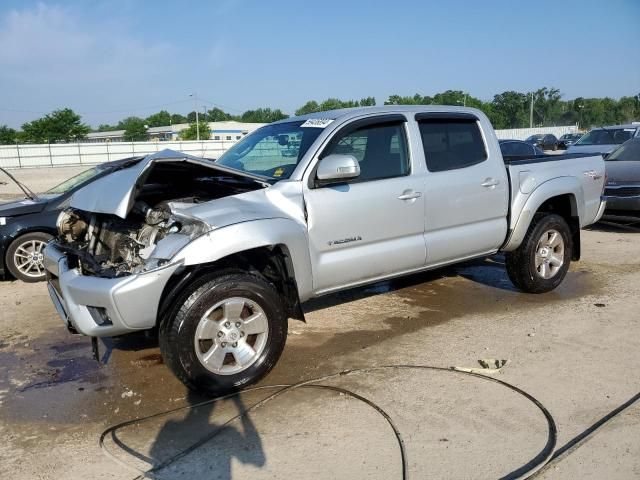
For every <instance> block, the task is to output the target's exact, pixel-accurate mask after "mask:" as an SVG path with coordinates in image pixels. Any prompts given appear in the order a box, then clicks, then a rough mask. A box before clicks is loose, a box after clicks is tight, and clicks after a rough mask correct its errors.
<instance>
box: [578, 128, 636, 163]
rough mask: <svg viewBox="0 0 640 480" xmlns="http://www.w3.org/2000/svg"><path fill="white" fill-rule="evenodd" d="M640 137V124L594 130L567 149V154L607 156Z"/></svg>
mask: <svg viewBox="0 0 640 480" xmlns="http://www.w3.org/2000/svg"><path fill="white" fill-rule="evenodd" d="M638 136H640V124H634V123H632V124H629V125H616V126H613V127H599V128H594V129H593V130H591V131H590V132H589V133H587V134H585V135H583V136H582V137H581V138H580V140H578V141H577V142H576V143H574V144H573V145H571V146H570V147H569V148H568V149H567V153H601V154H603V155H607V154H609V153H611V152H612V151H613V150H615V149H616V148H618V145H622V144H623V143H624V142H626V141H627V140H629V139H631V138H636V137H638Z"/></svg>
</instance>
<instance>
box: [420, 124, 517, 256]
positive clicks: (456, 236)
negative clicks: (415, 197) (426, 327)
mask: <svg viewBox="0 0 640 480" xmlns="http://www.w3.org/2000/svg"><path fill="white" fill-rule="evenodd" d="M416 120H417V121H418V127H419V130H420V137H421V139H422V146H423V150H424V156H425V163H426V166H427V170H428V173H427V175H426V186H425V210H426V212H425V215H426V219H425V241H426V245H427V264H428V265H429V266H436V265H440V264H446V263H451V262H454V261H456V260H462V259H465V258H471V257H475V256H480V255H483V254H488V253H492V252H495V251H497V250H498V248H499V247H500V246H501V245H502V243H503V242H504V239H505V238H506V234H507V214H508V206H509V184H508V178H507V170H506V168H505V165H504V162H503V160H502V155H501V153H500V149H499V148H498V146H497V143H496V142H493V143H494V144H495V145H494V144H492V145H489V144H488V143H487V141H486V140H485V136H484V135H483V132H482V130H481V128H480V121H479V120H478V118H476V117H475V116H474V115H472V114H466V113H464V114H456V113H453V114H429V113H424V114H417V115H416ZM487 133H489V132H487ZM491 134H493V133H492V132H491Z"/></svg>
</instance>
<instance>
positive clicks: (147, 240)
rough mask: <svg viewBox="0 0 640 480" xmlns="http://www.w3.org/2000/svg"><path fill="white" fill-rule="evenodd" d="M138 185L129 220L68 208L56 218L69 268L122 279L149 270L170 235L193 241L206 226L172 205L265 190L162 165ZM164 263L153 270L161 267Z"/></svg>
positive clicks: (192, 168)
mask: <svg viewBox="0 0 640 480" xmlns="http://www.w3.org/2000/svg"><path fill="white" fill-rule="evenodd" d="M145 177H146V178H144V179H141V181H140V184H138V185H136V186H135V188H136V194H135V197H134V198H135V202H134V203H133V207H132V208H131V209H130V211H129V214H128V215H127V217H126V218H125V219H122V218H120V217H118V216H116V215H111V214H102V213H92V212H87V211H84V210H80V209H72V208H68V209H66V210H64V211H63V212H62V213H61V214H60V216H59V217H58V221H57V227H58V233H59V238H58V240H59V243H58V247H59V248H62V249H63V250H64V251H65V252H66V253H67V254H68V259H69V262H71V263H77V264H76V265H69V266H70V267H72V268H75V267H79V268H80V269H81V271H82V273H83V274H87V275H94V276H100V277H109V278H113V277H121V276H126V275H130V274H132V273H136V272H140V271H143V270H144V269H145V267H148V266H149V265H148V263H149V259H150V258H151V257H152V253H153V251H154V249H155V247H156V245H157V243H158V242H159V241H161V240H162V239H163V238H165V237H166V236H167V235H170V234H180V235H182V236H183V237H184V236H187V237H188V238H189V239H193V238H195V237H197V236H199V235H201V234H203V233H206V231H207V230H208V226H207V225H205V224H203V223H202V222H199V221H197V220H196V219H193V218H190V217H188V216H185V215H181V214H174V212H173V211H172V206H173V205H180V206H181V208H183V209H184V207H188V206H189V204H199V203H205V202H209V201H212V200H216V199H219V198H223V197H226V196H230V195H236V194H239V193H244V192H247V191H251V190H256V189H259V188H263V186H262V185H260V183H258V182H256V181H254V180H251V179H246V178H243V177H235V176H233V175H228V174H225V173H221V172H216V171H214V170H212V169H211V168H207V167H204V166H202V165H197V164H192V163H186V162H160V163H156V164H154V165H152V167H151V168H150V172H149V173H148V174H146V175H145ZM161 264H162V262H161V261H160V263H158V262H157V261H156V263H154V264H153V265H152V266H160V265H161Z"/></svg>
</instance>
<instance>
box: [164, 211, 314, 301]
mask: <svg viewBox="0 0 640 480" xmlns="http://www.w3.org/2000/svg"><path fill="white" fill-rule="evenodd" d="M275 245H284V246H285V247H286V248H287V250H288V252H289V254H290V256H291V262H292V264H293V269H294V275H295V279H296V283H297V285H298V295H299V297H300V300H301V301H304V300H306V299H308V298H309V296H310V294H311V291H312V281H311V258H310V256H309V242H308V239H307V232H306V229H305V228H304V227H303V226H302V225H300V224H299V223H296V222H295V221H293V220H288V219H285V218H268V219H263V220H251V221H248V222H242V223H236V224H232V225H228V226H226V227H222V228H218V229H216V230H212V231H210V232H208V233H206V234H204V235H202V236H200V237H198V238H196V239H195V240H193V241H192V242H190V243H189V244H187V245H186V246H184V247H183V248H182V249H181V250H180V251H179V252H178V253H177V254H176V255H175V256H174V257H173V258H172V259H171V262H172V263H173V262H174V261H181V262H183V264H184V265H185V266H190V265H201V264H205V263H211V262H215V261H217V260H220V259H222V258H225V257H227V256H229V255H233V254H235V253H240V252H244V251H246V250H251V249H254V248H260V247H268V246H275Z"/></svg>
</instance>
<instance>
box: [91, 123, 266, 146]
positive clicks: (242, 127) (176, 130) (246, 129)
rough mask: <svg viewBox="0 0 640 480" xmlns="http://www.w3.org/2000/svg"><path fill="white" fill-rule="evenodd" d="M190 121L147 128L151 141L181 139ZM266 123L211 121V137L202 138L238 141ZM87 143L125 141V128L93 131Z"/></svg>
mask: <svg viewBox="0 0 640 480" xmlns="http://www.w3.org/2000/svg"><path fill="white" fill-rule="evenodd" d="M189 125H190V124H189V123H177V124H175V125H168V126H166V127H150V128H148V129H147V134H148V135H149V140H150V141H157V142H170V141H176V140H179V139H180V132H181V131H182V130H185V129H187V128H189ZM263 125H264V123H242V122H234V121H228V122H209V130H211V136H210V138H201V139H202V140H218V141H223V142H237V141H238V140H240V139H241V138H242V137H244V136H245V135H247V134H248V133H251V132H253V131H254V130H257V129H258V128H260V127H262V126H263ZM83 142H86V143H104V142H124V130H113V131H110V132H91V133H88V134H87V136H86V138H85V139H84V140H83Z"/></svg>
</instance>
